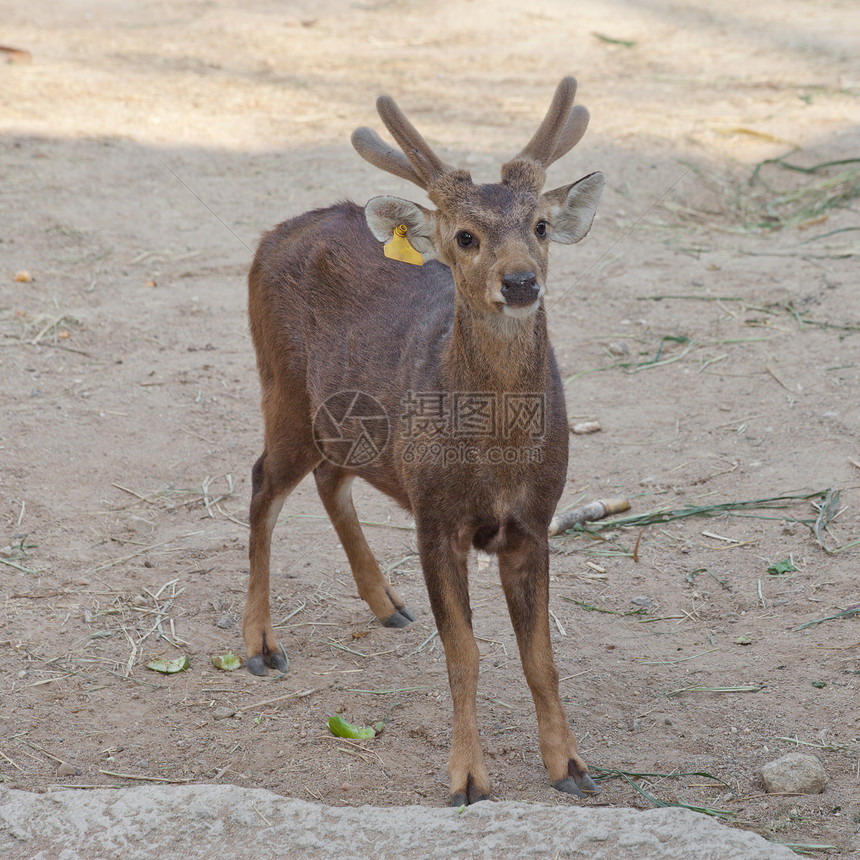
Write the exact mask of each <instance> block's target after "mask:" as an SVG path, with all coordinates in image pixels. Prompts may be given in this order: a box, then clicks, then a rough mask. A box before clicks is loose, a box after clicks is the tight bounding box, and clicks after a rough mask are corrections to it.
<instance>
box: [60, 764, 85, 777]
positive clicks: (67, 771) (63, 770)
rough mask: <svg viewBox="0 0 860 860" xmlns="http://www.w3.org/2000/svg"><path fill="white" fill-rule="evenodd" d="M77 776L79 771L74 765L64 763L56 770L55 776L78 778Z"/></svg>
mask: <svg viewBox="0 0 860 860" xmlns="http://www.w3.org/2000/svg"><path fill="white" fill-rule="evenodd" d="M79 774H80V771H79V770H78V769H77V768H76V767H75V766H74V765H72V764H69V763H68V762H65V761H64V762H63V763H62V764H61V765H60V766H59V767H58V768H57V776H78V775H79Z"/></svg>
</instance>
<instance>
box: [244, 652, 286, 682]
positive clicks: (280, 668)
mask: <svg viewBox="0 0 860 860" xmlns="http://www.w3.org/2000/svg"><path fill="white" fill-rule="evenodd" d="M245 665H246V666H247V667H248V671H249V672H250V673H251V674H252V675H265V674H266V666H268V667H269V668H271V669H274V670H275V671H276V672H280V673H281V674H284V673H285V672H289V670H290V660H289V658H288V657H287V653H286V651H284V649H283V648H281V650H280V651H278V652H277V653H275V654H266V655H265V656H264V655H262V654H257V655H256V656H254V657H249V658H248V659H247V661H246V662H245Z"/></svg>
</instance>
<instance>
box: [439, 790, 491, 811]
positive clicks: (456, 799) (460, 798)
mask: <svg viewBox="0 0 860 860" xmlns="http://www.w3.org/2000/svg"><path fill="white" fill-rule="evenodd" d="M489 799H490V796H489V795H488V794H476V795H474V796H473V797H472V799H471V800H469V799H468V798H467V797H466V795H465V794H463V792H460V793H459V794H452V795H451V799H450V800H449V801H448V806H453V807H455V808H457V809H459V808H460V807H461V806H471V805H472V804H473V803H480V802H481V801H482V800H489Z"/></svg>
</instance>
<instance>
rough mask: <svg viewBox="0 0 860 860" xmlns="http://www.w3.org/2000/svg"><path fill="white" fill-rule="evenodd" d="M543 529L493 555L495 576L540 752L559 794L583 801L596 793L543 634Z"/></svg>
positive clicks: (546, 572) (545, 626)
mask: <svg viewBox="0 0 860 860" xmlns="http://www.w3.org/2000/svg"><path fill="white" fill-rule="evenodd" d="M545 535H546V530H545V529H544V530H542V532H538V533H537V534H536V535H535V536H534V537H532V536H528V537H525V536H524V537H523V539H522V541H521V542H519V544H518V545H517V546H516V547H515V548H512V549H508V550H505V551H502V552H499V572H500V574H501V579H502V588H503V589H504V592H505V599H506V600H507V602H508V611H509V612H510V615H511V622H512V623H513V626H514V631H515V633H516V635H517V644H518V645H519V649H520V658H521V660H522V663H523V671H524V673H525V676H526V681H527V682H528V685H529V689H530V690H531V694H532V698H533V699H534V703H535V710H536V712H537V720H538V732H539V734H540V751H541V756H542V758H543V762H544V764H545V765H546V769H547V770H548V771H549V778H550V781H551V782H552V784H553V786H554V787H555V788H557V789H558V790H559V791H564V792H567V793H569V794H574V795H576V796H577V797H588V796H592V795H595V794H599V789H598V788H597V786H596V785H595V783H594V780H593V779H592V778H591V777H590V776H589V774H588V767H587V765H586V764H585V762H584V761H583V760H582V758H580V756H579V754H578V753H577V749H576V739H575V738H574V736H573V733H572V732H571V730H570V726H569V725H568V723H567V718H566V717H565V714H564V708H563V707H562V704H561V699H559V695H558V670H557V669H556V667H555V661H554V660H553V655H552V644H551V642H550V635H549V547H548V544H547V539H546V536H545Z"/></svg>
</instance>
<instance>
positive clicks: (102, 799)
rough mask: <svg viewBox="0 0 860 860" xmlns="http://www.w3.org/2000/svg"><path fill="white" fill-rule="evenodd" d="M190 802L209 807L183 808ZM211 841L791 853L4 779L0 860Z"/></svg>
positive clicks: (321, 851)
mask: <svg viewBox="0 0 860 860" xmlns="http://www.w3.org/2000/svg"><path fill="white" fill-rule="evenodd" d="M548 790H549V789H548ZM194 809H205V810H208V812H209V813H211V814H210V815H206V816H201V815H189V814H188V810H194ZM213 846H217V851H216V852H215V853H216V854H217V855H218V856H222V857H236V858H254V860H269V858H272V860H274V858H276V857H293V858H298V860H323V858H330V857H337V858H338V860H351V858H361V860H365V858H367V857H373V858H377V860H400V858H402V857H407V856H408V857H409V858H410V860H450V858H460V860H463V858H470V860H498V858H505V860H526V858H528V860H533V858H547V860H549V858H552V857H557V856H564V857H588V858H589V860H627V858H630V860H633V858H635V860H676V858H677V860H689V858H691V857H695V858H696V860H749V858H756V860H797V855H796V854H794V852H792V851H791V849H789V848H786V847H785V846H782V845H776V844H773V843H770V842H767V841H766V840H764V839H763V838H762V837H761V836H759V835H757V834H755V833H749V832H746V831H743V830H734V829H732V828H729V827H727V826H726V825H725V824H722V823H720V822H718V821H715V820H714V819H712V818H709V817H707V816H705V815H699V814H698V813H695V812H691V811H690V810H687V809H679V808H670V809H651V810H647V811H645V812H640V811H638V810H635V809H612V808H608V807H593V806H588V805H581V806H580V805H574V804H573V803H572V802H571V803H560V805H558V806H545V805H543V804H539V803H536V804H524V803H511V802H508V801H505V802H501V803H478V804H476V805H475V806H470V807H468V808H467V809H466V810H465V811H464V812H462V813H460V812H458V810H456V809H450V808H447V809H446V808H441V807H440V808H427V807H422V806H407V807H401V808H388V809H384V808H378V807H370V806H364V807H358V808H350V807H330V806H324V805H322V804H316V803H306V802H305V801H303V800H293V799H291V798H286V797H281V796H279V795H277V794H274V793H272V792H270V791H266V790H264V789H253V788H238V787H236V786H231V785H183V786H139V787H134V788H125V789H121V790H113V789H94V790H90V791H73V790H60V791H52V792H51V793H50V794H31V793H29V792H25V791H14V790H10V789H8V788H5V787H3V786H2V785H0V856H2V857H3V858H4V860H19V858H20V860H24V858H27V860H33V858H36V857H39V858H42V857H44V858H50V857H59V856H62V857H63V858H64V860H65V858H69V860H76V858H78V857H87V858H92V857H122V858H123V860H150V858H152V857H159V856H164V857H182V858H183V860H195V858H201V860H204V858H205V860H210V858H211V857H212V856H213ZM60 851H65V852H68V853H65V854H62V855H61V854H60ZM42 852H43V853H42Z"/></svg>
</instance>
